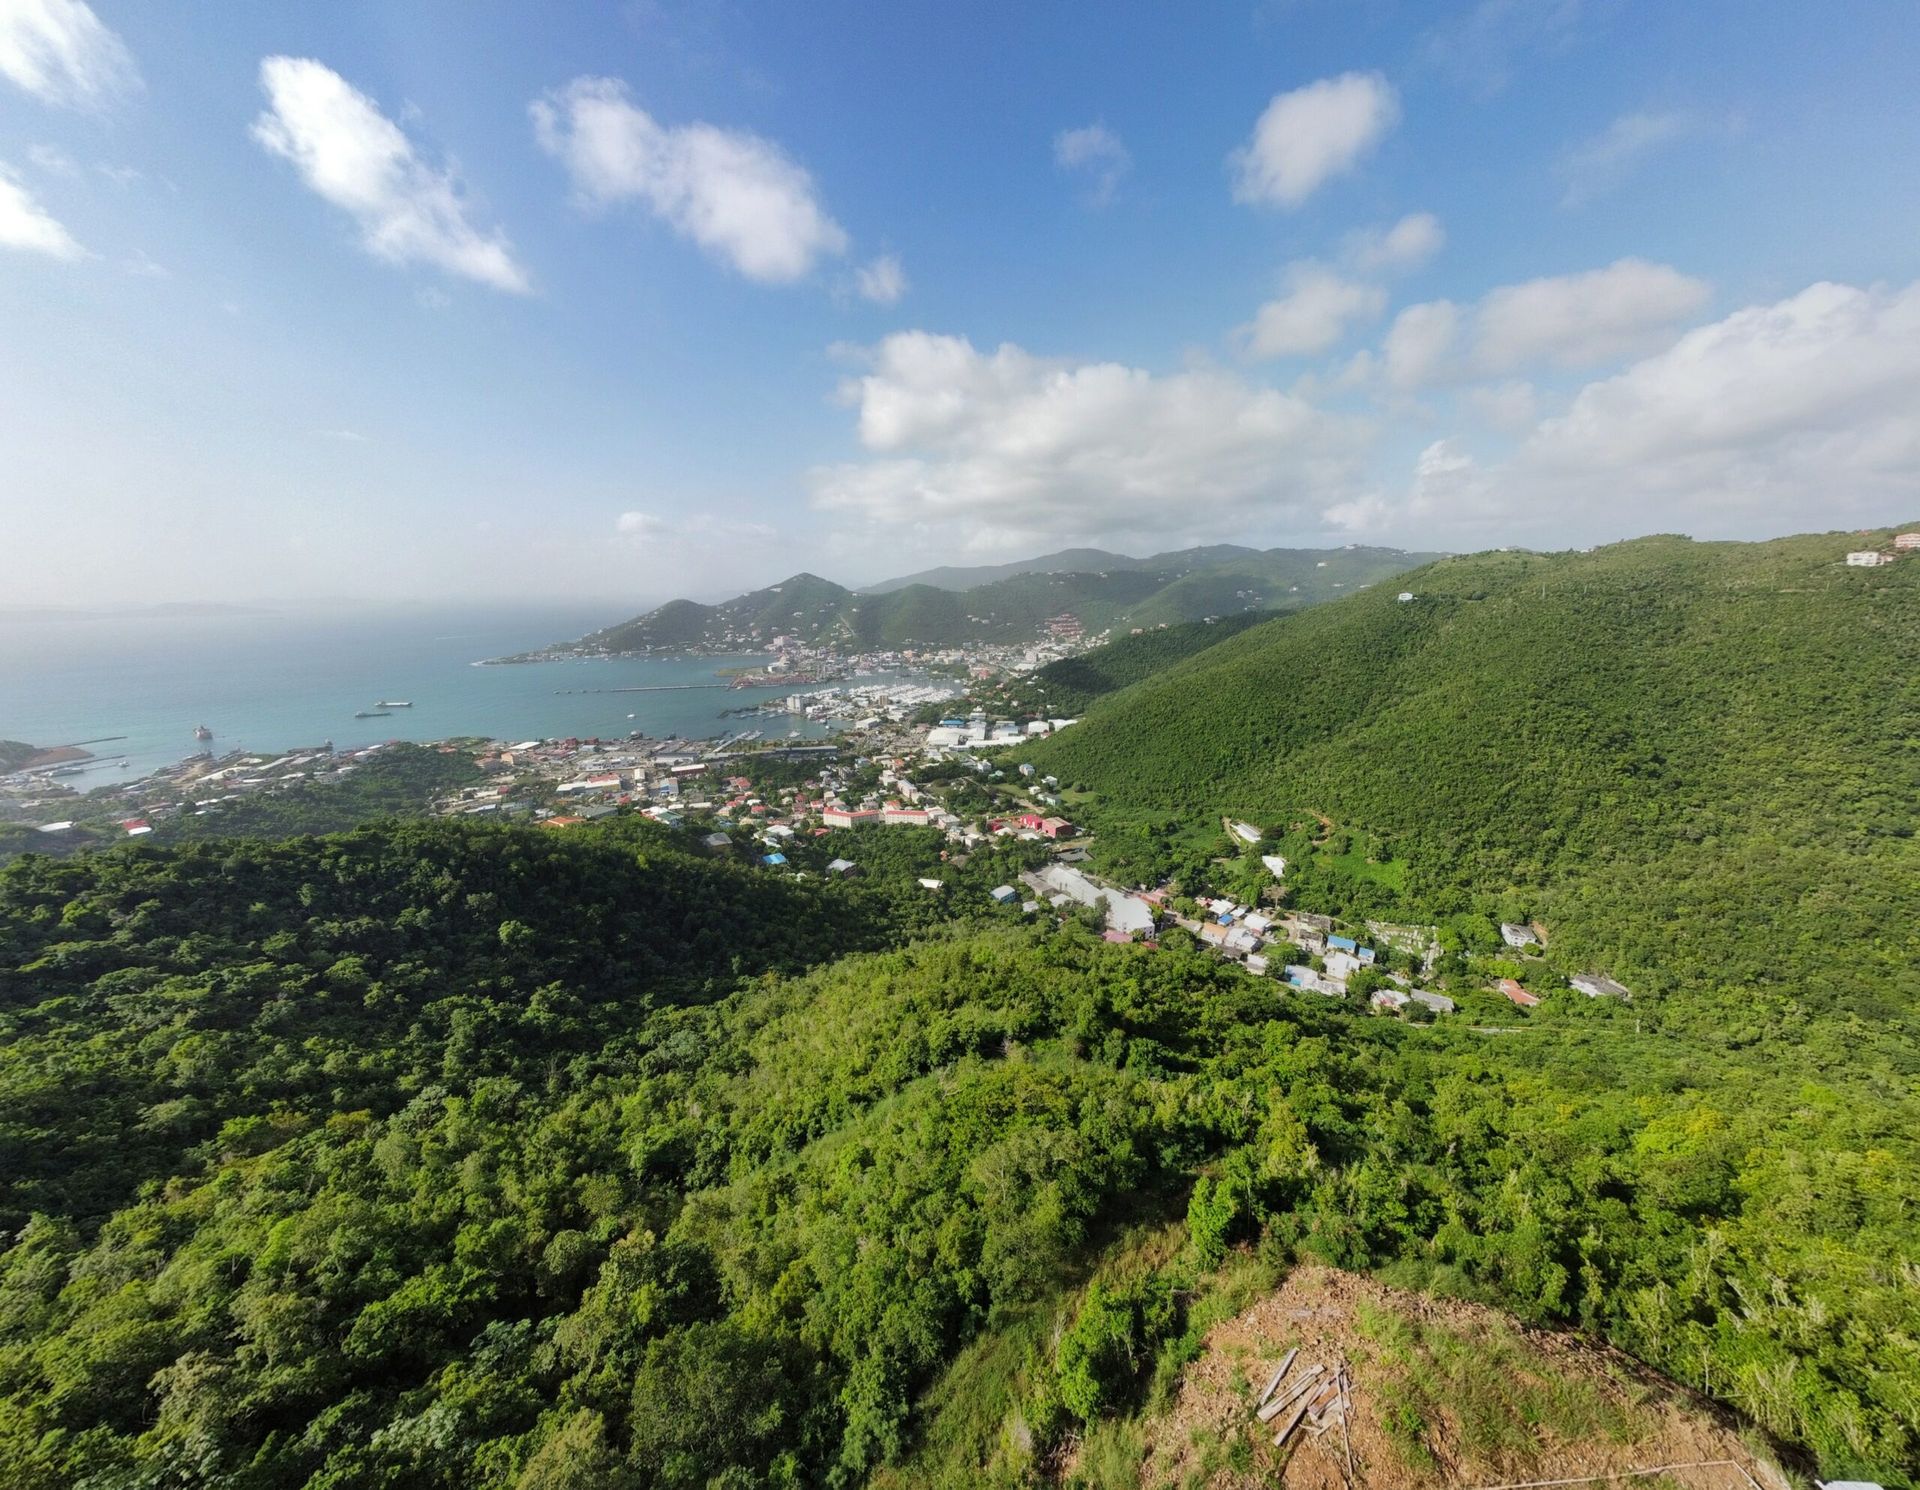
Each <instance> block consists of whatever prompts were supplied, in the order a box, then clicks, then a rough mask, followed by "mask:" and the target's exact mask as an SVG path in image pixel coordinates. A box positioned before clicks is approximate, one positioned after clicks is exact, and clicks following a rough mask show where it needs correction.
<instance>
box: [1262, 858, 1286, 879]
mask: <svg viewBox="0 0 1920 1490" xmlns="http://www.w3.org/2000/svg"><path fill="white" fill-rule="evenodd" d="M1260 862H1261V863H1262V864H1264V865H1266V866H1267V873H1268V874H1270V875H1272V876H1273V877H1274V878H1275V879H1280V878H1282V877H1284V876H1285V874H1286V872H1287V861H1286V857H1285V856H1284V855H1282V854H1262V855H1261V856H1260Z"/></svg>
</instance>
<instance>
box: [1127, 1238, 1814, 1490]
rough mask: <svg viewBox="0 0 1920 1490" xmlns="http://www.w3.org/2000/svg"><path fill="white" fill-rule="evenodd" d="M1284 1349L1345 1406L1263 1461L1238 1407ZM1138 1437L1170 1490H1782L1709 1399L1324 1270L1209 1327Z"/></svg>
mask: <svg viewBox="0 0 1920 1490" xmlns="http://www.w3.org/2000/svg"><path fill="white" fill-rule="evenodd" d="M1295 1347H1297V1348H1298V1350H1299V1356H1298V1358H1297V1360H1296V1362H1295V1364H1294V1367H1293V1370H1292V1372H1291V1373H1290V1376H1291V1377H1292V1379H1294V1380H1298V1379H1299V1373H1301V1372H1303V1371H1305V1370H1306V1369H1308V1368H1310V1367H1312V1366H1315V1365H1318V1366H1321V1367H1323V1368H1324V1371H1325V1374H1326V1375H1327V1376H1328V1377H1329V1378H1331V1377H1332V1376H1333V1375H1334V1374H1335V1373H1337V1372H1338V1370H1339V1369H1340V1368H1341V1367H1342V1366H1344V1367H1345V1368H1346V1371H1347V1375H1348V1377H1349V1379H1350V1383H1351V1385H1350V1388H1349V1392H1348V1398H1347V1401H1348V1411H1347V1413H1346V1421H1345V1423H1344V1431H1343V1426H1342V1425H1340V1424H1337V1423H1335V1424H1330V1425H1329V1426H1328V1427H1327V1428H1326V1429H1325V1430H1324V1431H1322V1432H1320V1433H1318V1434H1317V1435H1316V1434H1314V1433H1313V1432H1312V1431H1310V1429H1309V1428H1308V1427H1307V1425H1305V1424H1302V1426H1301V1427H1300V1428H1298V1429H1296V1430H1295V1432H1294V1433H1293V1435H1292V1436H1291V1437H1290V1438H1289V1439H1288V1441H1287V1443H1286V1445H1285V1447H1284V1448H1280V1449H1276V1448H1274V1447H1273V1445H1272V1442H1271V1439H1272V1436H1273V1428H1274V1427H1277V1426H1278V1423H1276V1424H1274V1425H1271V1426H1266V1427H1263V1426H1262V1425H1260V1424H1258V1423H1257V1422H1256V1421H1255V1419H1254V1406H1255V1402H1256V1399H1257V1398H1258V1397H1259V1395H1260V1393H1261V1391H1262V1389H1263V1388H1264V1387H1265V1386H1266V1384H1267V1382H1268V1380H1269V1378H1270V1377H1271V1376H1272V1374H1273V1371H1274V1369H1275V1368H1276V1367H1277V1366H1278V1365H1279V1364H1280V1361H1281V1358H1282V1357H1283V1356H1284V1355H1285V1353H1286V1352H1287V1351H1288V1350H1289V1349H1291V1348H1295ZM1140 1428H1141V1431H1142V1435H1143V1440H1144V1456H1143V1458H1142V1460H1141V1465H1140V1475H1139V1483H1140V1484H1142V1485H1149V1486H1180V1487H1183V1490H1185V1487H1194V1490H1202V1487H1204V1490H1239V1487H1247V1490H1253V1487H1271V1486H1276V1485H1279V1486H1285V1487H1287V1490H1347V1487H1350V1486H1369V1487H1373V1486H1378V1487H1383V1490H1399V1487H1403V1486H1404V1487H1408V1490H1411V1487H1415V1486H1422V1487H1425V1486H1459V1487H1469V1486H1473V1487H1480V1486H1495V1485H1503V1486H1504V1485H1513V1484H1516V1483H1520V1482H1531V1481H1541V1480H1559V1481H1564V1482H1568V1483H1570V1484H1575V1485H1579V1484H1595V1485H1602V1484H1604V1485H1612V1486H1626V1487H1647V1486H1667V1487H1684V1490H1787V1487H1788V1482H1787V1480H1786V1478H1785V1477H1784V1476H1783V1475H1782V1474H1781V1473H1780V1471H1779V1470H1778V1469H1777V1468H1776V1467H1775V1466H1773V1465H1772V1464H1771V1463H1770V1462H1768V1461H1766V1460H1765V1459H1756V1457H1755V1455H1754V1452H1753V1451H1752V1450H1751V1449H1750V1448H1749V1447H1748V1446H1747V1445H1746V1443H1744V1442H1743V1441H1742V1440H1741V1438H1740V1435H1739V1433H1738V1432H1737V1431H1736V1429H1735V1427H1734V1425H1733V1424H1732V1423H1731V1422H1730V1421H1727V1420H1725V1419H1723V1418H1722V1417H1721V1416H1720V1415H1719V1414H1717V1413H1716V1412H1715V1411H1714V1409H1713V1408H1712V1407H1711V1406H1710V1405H1708V1404H1706V1403H1703V1402H1701V1401H1699V1400H1698V1399H1697V1398H1694V1397H1692V1396H1690V1395H1688V1394H1687V1393H1685V1392H1684V1391H1683V1390H1682V1389H1681V1388H1679V1387H1677V1386H1675V1385H1674V1384H1673V1383H1671V1382H1669V1381H1667V1380H1665V1379H1664V1378H1662V1377H1660V1376H1658V1375H1656V1374H1655V1373H1653V1372H1651V1371H1648V1370H1646V1369H1645V1368H1644V1367H1641V1366H1640V1365H1638V1364H1637V1363H1636V1362H1633V1361H1631V1360H1629V1359H1627V1358H1626V1357H1624V1356H1621V1355H1620V1354H1618V1353H1617V1352H1614V1351H1610V1350H1607V1349H1605V1348H1603V1347H1597V1346H1594V1345H1591V1344H1588V1343H1585V1342H1582V1341H1579V1340H1576V1339H1571V1338H1569V1337H1565V1336H1561V1335H1555V1334H1549V1333H1546V1332H1541V1331H1533V1330H1526V1329H1523V1328H1521V1327H1520V1326H1518V1325H1516V1324H1515V1323H1514V1322H1513V1321H1512V1320H1511V1319H1510V1318H1508V1317H1507V1316H1505V1315H1503V1314H1501V1313H1499V1312H1498V1311H1496V1310H1492V1309H1486V1308H1481V1307H1479V1306H1477V1305H1472V1304H1461V1303H1455V1302H1450V1301H1445V1300H1435V1299H1429V1298H1426V1297H1424V1296H1422V1295H1420V1294H1415V1293H1408V1292H1405V1291H1403V1290H1400V1289H1395V1288H1389V1287H1387V1286H1385V1285H1384V1284H1381V1283H1377V1282H1374V1281H1372V1280H1371V1279H1368V1278H1364V1277H1360V1276H1358V1275H1355V1274H1351V1273H1343V1272H1339V1271H1336V1270H1334V1269H1331V1268H1320V1267H1307V1268H1301V1269H1299V1270H1297V1271H1295V1272H1294V1273H1293V1274H1292V1275H1291V1276H1290V1277H1289V1278H1288V1280H1287V1282H1286V1284H1285V1285H1284V1286H1283V1287H1282V1288H1281V1289H1280V1290H1279V1291H1278V1292H1277V1293H1273V1294H1271V1295H1269V1296H1268V1297H1266V1298H1264V1299H1262V1300H1261V1301H1260V1302H1259V1303H1257V1304H1255V1305H1254V1306H1253V1307H1252V1308H1250V1309H1248V1310H1246V1311H1245V1312H1244V1313H1242V1314H1240V1315H1238V1316H1237V1317H1235V1318H1234V1319H1231V1320H1228V1321H1227V1322H1226V1323H1224V1324H1222V1325H1220V1326H1218V1327H1217V1328H1216V1329H1214V1330H1213V1332H1212V1333H1211V1334H1210V1335H1209V1336H1208V1337H1207V1342H1206V1348H1205V1350H1204V1352H1203V1353H1202V1354H1201V1356H1200V1357H1199V1359H1197V1360H1195V1361H1194V1362H1193V1363H1192V1364H1191V1365H1190V1366H1189V1367H1188V1368H1187V1370H1186V1372H1185V1375H1184V1377H1183V1378H1182V1383H1181V1387H1180V1390H1179V1392H1178V1394H1177V1395H1176V1397H1175V1398H1174V1401H1173V1403H1172V1405H1171V1406H1170V1407H1169V1408H1168V1409H1167V1410H1166V1411H1165V1412H1163V1413H1160V1414H1157V1415H1154V1416H1153V1417H1151V1418H1150V1419H1149V1420H1148V1421H1146V1422H1145V1423H1143V1424H1141V1425H1140ZM1662 1466H1667V1467H1666V1468H1664V1470H1663V1471H1662V1472H1661V1473H1658V1474H1647V1475H1638V1476H1633V1477H1630V1478H1628V1477H1626V1476H1629V1475H1630V1474H1631V1472H1632V1471H1637V1470H1647V1469H1656V1468H1660V1467H1662Z"/></svg>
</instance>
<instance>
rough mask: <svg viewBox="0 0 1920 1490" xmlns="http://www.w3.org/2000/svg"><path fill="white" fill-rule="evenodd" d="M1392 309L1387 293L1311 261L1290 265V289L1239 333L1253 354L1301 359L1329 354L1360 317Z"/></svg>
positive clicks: (1369, 318) (1371, 316)
mask: <svg viewBox="0 0 1920 1490" xmlns="http://www.w3.org/2000/svg"><path fill="white" fill-rule="evenodd" d="M1386 308H1387V294H1386V291H1384V290H1382V289H1381V288H1380V287H1379V286H1377V285H1369V284H1361V283H1359V282H1358V281H1356V280H1351V279H1345V278H1342V277H1341V276H1340V275H1338V274H1335V273H1334V272H1333V271H1332V270H1330V269H1328V268H1327V267H1326V266H1325V265H1323V264H1316V263H1313V262H1311V261H1303V262H1301V263H1297V264H1292V265H1289V266H1288V269H1287V281H1286V293H1285V294H1284V295H1282V296H1280V298H1279V299H1277V300H1269V301H1268V302H1267V303H1266V304H1265V305H1263V306H1261V307H1260V309H1259V310H1258V311H1257V312H1255V314H1254V318H1253V320H1252V322H1251V323H1250V324H1248V325H1246V326H1242V327H1241V328H1240V329H1239V332H1238V333H1237V335H1238V336H1239V338H1240V340H1241V342H1242V344H1243V345H1244V346H1245V348H1246V352H1247V355H1248V356H1250V357H1256V358H1269V357H1300V356H1307V355H1310V354H1312V353H1315V352H1324V351H1326V350H1327V348H1328V347H1331V346H1332V345H1334V343H1336V342H1338V341H1339V340H1340V339H1341V338H1342V337H1343V336H1345V335H1346V334H1347V331H1348V328H1349V327H1351V326H1352V325H1354V324H1355V323H1356V322H1359V321H1371V320H1375V319H1377V318H1378V317H1379V315H1380V313H1381V312H1382V311H1384V310H1385V309H1386Z"/></svg>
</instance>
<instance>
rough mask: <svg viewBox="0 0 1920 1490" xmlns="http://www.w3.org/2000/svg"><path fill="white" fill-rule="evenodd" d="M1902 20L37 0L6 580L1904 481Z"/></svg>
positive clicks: (845, 564) (981, 553)
mask: <svg viewBox="0 0 1920 1490" xmlns="http://www.w3.org/2000/svg"><path fill="white" fill-rule="evenodd" d="M936 56H937V57H939V58H940V59H941V66H940V67H938V68H930V67H928V66H927V65H926V59H927V58H929V57H936ZM1916 70H1920V15H1916V13H1915V12H1914V11H1912V10H1911V8H1905V7H1888V6H1886V5H1884V4H1872V3H1866V0H1858V3H1851V4H1844V5H1842V6H1840V7H1838V9H1837V10H1835V9H1832V8H1829V9H1828V10H1825V11H1821V12H1818V13H1815V12H1811V11H1803V10H1801V9H1799V8H1792V9H1787V8H1782V10H1781V11H1780V12H1778V13H1759V14H1756V13H1755V12H1754V11H1753V10H1752V9H1751V8H1750V7H1736V6H1735V5H1733V4H1731V3H1730V0H1728V3H1710V4H1703V5H1699V6H1689V7H1669V6H1658V5H1654V4H1651V3H1629V0H1619V3H1608V4H1601V3H1594V0H1588V3H1583V0H1551V3H1547V0H1539V3H1528V0H1469V3H1464V4H1458V5H1453V6H1448V7H1444V8H1439V7H1429V6H1418V5H1413V4H1410V3H1396V0H1379V3H1375V4H1370V5H1368V6H1365V7H1360V8H1357V9H1355V8H1350V7H1344V6H1337V5H1332V4H1328V3H1324V0H1287V3H1274V0H1258V3H1253V4H1249V5H1248V6H1246V7H1244V8H1242V9H1238V10H1234V9H1228V8H1215V9H1210V10H1208V11H1206V12H1204V13H1201V14H1178V15H1176V14H1171V13H1167V12H1165V11H1163V10H1162V9H1161V8H1159V7H1149V6H1123V7H1117V8H1115V7H1098V8H1095V7H1092V6H1089V5H1061V6H1051V7H1046V8H1044V9H1039V10H1036V9H1034V8H1032V7H1019V6H1013V5H996V6H989V7H969V8H967V9H965V10H964V11H952V10H949V9H946V8H942V7H938V6H933V5H926V4H912V5H904V6H900V7H894V8H890V9H889V10H888V11H887V12H886V14H885V15H884V16H880V17H876V16H874V15H873V14H872V13H871V12H869V11H867V10H865V9H864V8H856V7H854V6H852V5H849V4H844V3H833V4H826V5H823V6H819V7H808V8H807V9H806V10H805V11H804V12H800V11H795V12H791V13H788V12H782V11H773V12H764V13H752V12H748V11H745V10H735V9H732V8H730V7H727V6H724V5H715V6H700V7H693V8H683V9H669V8H668V7H665V6H658V5H644V6H632V7H625V8H622V9H620V10H618V11H617V12H612V13H607V14H600V13H591V14H588V13H566V14H563V15H558V16H555V15H551V14H548V13H546V12H524V13H519V12H515V11H512V10H510V9H506V8H489V9H482V10H472V11H469V10H466V9H462V10H460V11H458V12H457V13H456V12H444V13H434V12H416V11H399V12H396V11H393V10H391V9H390V8H387V7H379V6H374V5H370V4H365V3H351V4H342V5H338V6H329V7H325V8H321V9H316V10H298V11H295V10H281V9H246V10H232V11H225V12H221V13H219V14H218V15H217V16H215V15H213V14H211V13H208V12H206V11H204V10H202V9H199V8H193V7H188V6H185V5H182V4H178V3H174V4H160V5H153V6H135V5H131V4H127V3H112V0H100V3H98V4H94V5H88V4H84V3H81V0H0V324H3V325H5V326H6V328H7V334H6V336H5V337H4V338H0V450H4V451H5V452H6V454H7V456H8V459H7V461H6V463H5V466H4V467H0V541H4V545H5V548H6V552H7V557H8V560H9V563H8V566H7V585H6V589H7V593H6V595H5V604H6V605H9V606H13V607H34V606H60V607H72V608H79V609H88V608H100V607H103V606H107V605H115V606H126V605H144V604H153V603H182V602H184V603H206V602H217V601H221V600H227V599H230V598H232V597H243V598H242V600H241V602H240V603H247V602H246V600H245V599H244V597H265V598H264V599H263V600H261V601H260V603H267V604H278V605H294V604H307V605H326V604H353V605H359V604H370V603H380V601H381V598H382V597H385V596H405V597H413V598H420V599H423V600H426V601H429V602H431V603H435V604H443V603H444V604H459V603H462V602H465V601H472V600H489V601H511V602H516V603H531V604H544V603H548V602H551V601H556V600H560V601H566V602H569V603H571V602H573V601H577V600H579V599H580V598H581V597H582V596H587V597H605V598H604V600H603V601H601V600H590V602H589V603H593V604H604V605H606V606H607V607H609V608H613V609H616V610H619V611H625V612H631V611H636V610H640V609H644V608H646V607H647V606H648V605H651V604H657V603H659V602H660V601H663V600H666V599H669V598H673V597H676V596H681V595H686V596H690V597H696V598H706V599H717V598H721V597H724V596H727V595H731V594H735V593H739V592H741V591H744V590H748V589H751V588H755V587H756V586H759V585H764V584H767V583H772V582H776V581H777V580H778V579H779V578H781V577H784V576H785V575H788V574H791V573H794V572H796V571H798V570H811V571H813V572H815V573H819V574H823V575H825V576H827V577H829V578H832V579H834V580H836V581H837V582H839V583H842V584H845V585H848V586H849V587H851V588H859V587H861V586H864V585H871V584H876V583H880V582H882V581H884V580H886V579H890V578H894V577H897V576H900V575H904V574H910V573H913V572H915V571H918V570H922V569H927V568H932V567H937V566H941V565H971V564H989V563H1000V562H1006V561H1008V560H1012V559H1019V558H1027V557H1032V556H1034V555H1037V554H1040V553H1044V552H1048V551H1051V550H1055V549H1060V548H1065V547H1075V546H1095V547H1102V548H1109V549H1116V550H1119V551H1122V552H1126V553H1129V554H1134V555H1142V554H1146V553H1150V552H1154V551H1159V550H1168V549H1177V548H1183V547H1188V546H1191V545H1194V544H1200V543H1214V542H1234V543H1241V544H1245V545H1247V546H1250V547H1256V548H1270V547H1276V546H1286V547H1335V546H1339V545H1341V544H1344V543H1348V542H1357V543H1367V544H1378V545H1385V546H1391V547H1397V548H1404V549H1409V550H1447V551H1455V552H1461V551H1471V550H1477V549H1483V548H1489V547H1495V546H1500V545H1508V544H1511V545H1517V546H1527V547H1536V548H1554V549H1557V548H1567V547H1584V546H1587V545H1590V544H1595V543H1604V542H1611V541H1616V540H1620V539H1625V538H1630V537H1635V536H1640V535H1642V534H1645V533H1648V532H1656V531H1684V532H1687V533H1689V534H1691V535H1693V536H1695V537H1699V538H1702V539H1722V538H1761V537H1769V536H1778V535H1781V534H1785V533H1790V532H1798V531H1808V530H1833V529H1841V530H1844V529H1851V528H1857V527H1862V526H1882V525H1885V524H1888V523H1892V522H1895V521H1900V520H1904V519H1908V518H1911V517H1912V516H1913V515H1914V514H1915V513H1916V512H1920V279H1916V274H1920V270H1917V269H1916V265H1915V259H1914V252H1913V245H1914V244H1915V243H1916V242H1917V241H1920V182H1917V181H1916V180H1915V179H1914V177H1913V175H1912V172H1911V171H1910V170H1907V169H1905V168H1904V166H1903V163H1904V162H1910V161H1911V160H1913V159H1915V158H1920V108H1916V107H1915V104H1914V101H1913V97H1912V93H1911V78H1912V76H1913V75H1914V74H1915V72H1916Z"/></svg>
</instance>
